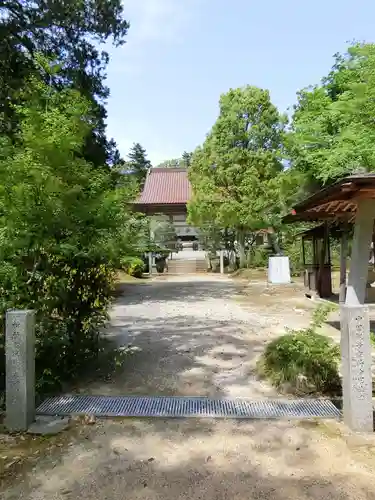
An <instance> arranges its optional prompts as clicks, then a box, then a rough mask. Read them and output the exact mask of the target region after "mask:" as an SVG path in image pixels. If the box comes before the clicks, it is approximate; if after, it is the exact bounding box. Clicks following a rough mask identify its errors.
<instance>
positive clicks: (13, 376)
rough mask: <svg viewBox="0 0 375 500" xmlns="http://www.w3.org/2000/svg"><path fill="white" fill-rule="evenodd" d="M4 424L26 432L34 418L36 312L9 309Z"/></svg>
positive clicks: (6, 340)
mask: <svg viewBox="0 0 375 500" xmlns="http://www.w3.org/2000/svg"><path fill="white" fill-rule="evenodd" d="M5 377H6V387H5V398H6V416H5V425H6V427H7V428H8V429H9V430H11V431H26V430H27V429H28V427H29V425H30V424H31V423H32V422H33V421H34V419H35V313H34V311H27V310H25V311H22V310H10V311H8V312H7V314H6V324H5Z"/></svg>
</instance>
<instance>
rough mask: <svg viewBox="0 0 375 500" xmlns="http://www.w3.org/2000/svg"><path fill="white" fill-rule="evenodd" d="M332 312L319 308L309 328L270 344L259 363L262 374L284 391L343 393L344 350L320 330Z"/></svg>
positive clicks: (328, 308) (294, 332)
mask: <svg viewBox="0 0 375 500" xmlns="http://www.w3.org/2000/svg"><path fill="white" fill-rule="evenodd" d="M331 310H332V308H331V307H330V306H320V307H318V308H317V309H316V310H315V311H314V314H313V319H312V322H311V324H310V325H309V327H308V328H305V329H302V330H290V331H288V333H287V334H286V335H283V336H281V337H279V338H277V339H275V340H273V341H272V342H270V343H269V344H268V345H267V347H266V349H265V352H264V353H263V355H262V357H261V358H260V360H259V362H258V365H257V371H258V374H259V375H260V376H261V377H264V378H267V379H268V380H270V382H271V383H272V384H273V385H274V386H276V387H277V388H278V389H282V390H283V391H284V392H292V393H304V394H310V393H319V394H329V395H337V394H339V393H340V391H341V381H340V376H339V371H338V367H339V361H340V348H339V346H338V345H337V344H335V343H334V342H333V341H331V339H329V338H328V337H326V336H325V335H321V334H319V333H317V331H316V330H317V329H318V328H320V326H321V325H322V324H323V323H324V321H325V320H326V319H327V316H328V314H329V312H330V311H331Z"/></svg>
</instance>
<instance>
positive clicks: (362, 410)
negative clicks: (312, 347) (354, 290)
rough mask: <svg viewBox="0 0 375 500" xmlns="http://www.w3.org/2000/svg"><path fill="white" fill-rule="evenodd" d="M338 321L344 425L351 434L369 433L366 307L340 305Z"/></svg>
mask: <svg viewBox="0 0 375 500" xmlns="http://www.w3.org/2000/svg"><path fill="white" fill-rule="evenodd" d="M340 320H341V358H342V380H343V383H342V385H343V387H342V390H343V413H344V422H345V424H346V425H348V426H349V427H350V428H351V429H352V430H354V431H359V432H372V431H373V409H372V375H371V345H370V321H369V311H368V307H367V306H364V305H342V306H341V308H340Z"/></svg>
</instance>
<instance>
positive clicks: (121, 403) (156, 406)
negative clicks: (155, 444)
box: [37, 395, 341, 419]
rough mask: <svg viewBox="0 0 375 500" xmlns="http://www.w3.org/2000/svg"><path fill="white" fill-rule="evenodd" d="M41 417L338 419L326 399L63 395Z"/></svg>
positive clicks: (48, 403) (47, 404)
mask: <svg viewBox="0 0 375 500" xmlns="http://www.w3.org/2000/svg"><path fill="white" fill-rule="evenodd" d="M37 413H38V414H40V415H71V414H77V413H78V414H93V415H96V416H97V417H164V418H176V417H211V418H235V419H245V418H247V419H250V418H252V419H261V418H313V417H320V418H338V417H340V415H341V413H340V410H339V409H338V408H336V406H335V405H334V404H333V403H332V402H331V401H329V400H327V399H305V400H303V399H299V400H281V399H276V400H273V401H272V400H266V401H252V400H247V399H208V398H193V397H163V396H160V397H152V396H74V395H73V396H62V397H55V398H49V399H46V400H45V401H44V402H43V403H42V404H41V405H40V406H39V408H38V409H37Z"/></svg>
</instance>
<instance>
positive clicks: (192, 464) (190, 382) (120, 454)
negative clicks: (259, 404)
mask: <svg viewBox="0 0 375 500" xmlns="http://www.w3.org/2000/svg"><path fill="white" fill-rule="evenodd" d="M256 290H258V289H257V288H256V287H255V289H254V291H255V292H254V293H253V295H252V298H251V297H249V304H248V306H247V307H246V308H245V307H243V306H241V305H240V301H238V300H237V298H238V297H237V298H236V295H238V294H239V293H240V289H239V288H238V287H237V286H236V285H234V284H233V283H232V282H231V281H230V280H225V279H220V278H215V277H212V278H211V279H209V278H205V279H200V280H199V279H198V278H194V279H192V280H189V281H188V280H184V281H181V279H180V280H178V279H171V278H168V280H166V281H163V280H159V281H155V282H153V283H151V284H145V285H135V286H133V285H130V286H125V287H124V290H123V292H124V295H123V296H122V297H121V298H120V299H119V300H118V303H117V306H116V307H115V308H114V311H113V315H112V328H111V329H110V331H109V333H108V334H109V335H111V336H112V337H113V338H114V339H115V340H116V342H118V344H119V345H124V344H125V345H126V344H128V343H132V344H133V345H134V346H137V347H138V348H139V351H138V352H137V354H135V355H134V356H133V357H132V358H130V360H129V366H127V368H126V370H125V372H124V373H123V374H122V375H121V377H119V379H118V380H116V381H113V383H107V384H104V385H101V384H97V385H96V386H93V387H92V389H91V390H92V392H96V391H97V392H98V393H103V392H105V391H107V393H110V394H114V393H116V392H118V393H122V394H124V393H143V394H186V395H188V394H194V395H211V396H213V395H215V396H221V395H229V396H251V397H265V396H267V395H269V394H271V393H272V391H271V390H270V389H269V388H268V387H266V386H263V385H261V384H260V383H259V382H257V381H256V380H255V377H254V376H253V364H254V359H255V358H256V356H257V354H258V353H259V351H260V350H261V349H262V348H263V343H264V340H265V339H267V338H268V335H269V332H270V331H271V330H272V329H274V330H275V329H277V328H280V327H281V326H282V321H283V318H284V316H285V314H286V315H288V316H289V315H292V314H293V312H292V311H293V309H292V308H291V307H288V308H287V310H286V312H284V313H283V312H282V308H281V307H280V301H279V300H278V299H277V298H276V299H275V298H274V297H273V298H272V294H268V295H267V296H266V297H265V302H264V301H260V299H259V294H260V293H261V292H260V291H259V290H260V289H259V290H258V291H256ZM267 293H268V292H267ZM250 299H251V300H250ZM285 300H288V297H287V294H286V297H285ZM290 300H292V299H290ZM290 303H291V304H292V302H290ZM265 304H266V305H265ZM297 316H298V315H297ZM297 316H296V315H295V317H294V320H293V321H295V322H296V323H298V321H300V319H298V318H297V319H296V317H297ZM302 316H303V315H302ZM289 321H292V320H289ZM343 432H344V428H343V427H342V426H341V424H336V423H331V422H330V423H317V422H311V421H304V422H300V423H299V422H295V421H293V422H290V421H276V422H275V421H244V422H238V421H233V420H228V421H225V420H215V421H213V420H208V419H202V420H199V419H178V420H160V419H143V420H142V419H127V420H122V421H121V420H112V421H111V420H102V421H98V422H97V423H96V425H94V426H92V427H90V426H86V427H82V429H81V432H80V433H78V435H77V434H74V436H75V437H72V438H71V441H70V443H69V446H66V445H64V447H62V448H56V449H55V450H54V451H53V452H51V453H50V454H49V455H48V456H44V457H41V458H40V459H39V460H38V461H37V463H36V464H35V465H34V467H33V469H32V470H29V473H26V474H24V475H23V476H18V477H16V478H15V479H14V480H13V481H12V484H11V485H9V486H8V488H6V489H4V490H3V491H2V496H1V498H4V500H16V499H17V500H18V499H20V500H23V499H29V500H62V499H65V500H66V499H68V500H73V499H74V500H75V499H77V498H87V499H90V500H104V499H111V500H123V499H129V500H182V499H186V500H199V499H204V500H224V499H225V500H249V499H263V500H321V499H332V500H352V499H356V500H365V499H370V500H371V499H375V493H374V492H375V487H374V481H373V478H374V472H375V466H374V451H373V450H374V449H375V442H374V440H373V439H369V441H368V443H367V444H366V445H365V446H363V443H361V447H359V446H358V443H357V442H355V445H354V446H352V445H350V444H348V443H347V441H346V440H344V439H343V437H342V434H341V433H343ZM0 492H1V489H0Z"/></svg>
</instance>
